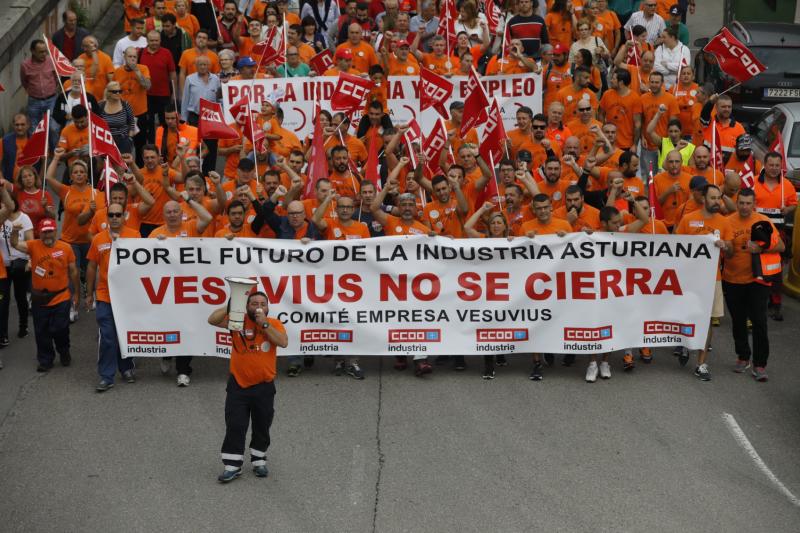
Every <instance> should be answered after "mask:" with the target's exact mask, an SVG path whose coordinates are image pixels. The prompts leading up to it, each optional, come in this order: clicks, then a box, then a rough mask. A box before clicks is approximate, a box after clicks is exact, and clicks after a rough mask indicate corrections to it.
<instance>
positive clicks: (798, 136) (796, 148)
mask: <svg viewBox="0 0 800 533" xmlns="http://www.w3.org/2000/svg"><path fill="white" fill-rule="evenodd" d="M786 157H800V122H795V123H794V124H792V138H791V139H790V140H789V145H788V146H787V147H786Z"/></svg>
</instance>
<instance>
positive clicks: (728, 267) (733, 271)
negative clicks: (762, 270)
mask: <svg viewBox="0 0 800 533" xmlns="http://www.w3.org/2000/svg"><path fill="white" fill-rule="evenodd" d="M726 218H727V219H728V227H729V228H730V235H731V239H730V240H731V244H732V245H733V255H732V256H731V257H726V258H725V263H724V265H723V267H722V279H723V280H724V281H727V282H728V283H736V284H746V283H752V282H753V262H752V261H753V259H752V254H751V253H750V251H749V250H748V249H747V241H749V240H750V230H751V228H752V227H753V224H755V223H756V222H761V221H766V222H769V223H770V224H772V222H770V220H769V219H768V218H767V217H765V216H764V215H762V214H761V213H755V212H753V213H751V214H750V216H749V217H747V218H742V217H741V216H739V213H732V214H730V215H728V216H727V217H726ZM772 231H773V233H774V232H777V231H778V230H777V229H776V228H775V225H774V224H773V225H772Z"/></svg>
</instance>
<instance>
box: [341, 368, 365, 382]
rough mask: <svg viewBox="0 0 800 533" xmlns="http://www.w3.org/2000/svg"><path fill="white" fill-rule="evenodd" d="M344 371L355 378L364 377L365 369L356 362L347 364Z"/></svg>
mask: <svg viewBox="0 0 800 533" xmlns="http://www.w3.org/2000/svg"><path fill="white" fill-rule="evenodd" d="M344 371H345V373H347V375H348V376H350V377H352V378H353V379H364V371H363V370H361V367H360V366H358V365H356V364H352V365H347V367H346V368H345V370H344Z"/></svg>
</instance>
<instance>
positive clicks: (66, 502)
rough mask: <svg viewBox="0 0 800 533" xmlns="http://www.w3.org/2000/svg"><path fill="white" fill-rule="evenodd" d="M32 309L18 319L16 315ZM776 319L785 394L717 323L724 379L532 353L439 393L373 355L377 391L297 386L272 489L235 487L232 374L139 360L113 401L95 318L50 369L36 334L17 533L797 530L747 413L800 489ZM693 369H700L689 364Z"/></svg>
mask: <svg viewBox="0 0 800 533" xmlns="http://www.w3.org/2000/svg"><path fill="white" fill-rule="evenodd" d="M12 316H13V315H12ZM786 316H787V320H786V321H785V322H783V323H774V322H772V323H771V324H770V326H771V328H772V330H771V337H772V342H773V356H772V357H771V359H770V365H769V371H770V377H771V379H770V381H769V382H768V383H766V384H761V383H756V382H754V381H753V380H752V379H751V378H750V377H749V376H747V375H738V374H734V373H732V372H731V371H730V367H731V364H732V362H733V355H732V342H731V339H730V332H729V329H728V325H727V323H725V322H723V326H722V327H721V328H718V329H715V334H716V336H717V339H716V341H715V343H714V345H715V351H714V353H713V354H712V356H711V369H712V372H713V376H714V379H713V380H712V381H711V382H708V383H703V382H700V381H698V380H697V379H696V378H694V377H693V376H692V375H691V371H690V367H687V368H685V369H680V368H679V367H678V365H677V363H676V361H675V359H674V358H673V357H672V355H671V354H670V353H669V351H657V352H656V359H655V362H654V363H653V364H652V365H650V366H647V367H646V366H644V365H639V366H638V367H637V368H636V370H635V371H634V372H633V373H632V374H623V372H622V371H621V361H620V360H615V361H614V362H613V365H612V366H613V377H612V379H611V380H609V381H598V382H597V383H594V384H587V383H585V382H584V381H583V372H584V364H583V361H581V360H580V359H579V361H578V364H577V365H576V366H574V367H572V368H563V367H561V366H557V367H555V368H553V369H549V370H548V371H547V372H546V374H545V379H544V381H542V382H538V383H537V382H531V381H529V380H528V379H527V373H528V370H529V362H528V360H527V358H523V357H513V358H511V365H510V366H509V367H507V368H501V369H499V371H498V377H497V379H495V380H494V381H489V382H487V381H483V380H481V379H480V371H481V366H482V365H481V362H480V360H479V359H478V358H468V362H469V364H470V366H469V368H468V369H467V370H466V371H465V372H460V373H458V372H454V371H452V370H451V369H450V368H449V367H437V368H436V370H435V371H434V373H433V374H432V375H430V376H428V377H426V378H424V379H418V378H415V377H414V376H413V375H412V374H411V373H410V372H408V371H406V372H404V373H400V372H396V371H394V370H393V369H392V368H391V362H390V360H385V361H383V362H381V361H379V360H378V359H370V360H369V361H367V363H366V364H365V368H366V372H367V379H366V380H364V381H361V382H358V381H354V380H352V379H351V378H348V377H335V376H332V375H331V374H330V373H329V371H330V368H331V361H330V360H318V362H317V366H316V367H315V368H314V369H313V370H311V371H310V372H306V373H304V374H302V375H301V376H300V377H299V378H296V379H289V378H286V377H284V375H283V368H284V366H285V365H283V364H281V369H282V374H281V377H280V378H279V380H278V396H277V402H276V410H277V416H276V419H275V424H274V426H273V445H272V447H271V448H270V450H269V453H268V456H269V458H268V466H269V468H270V476H269V477H268V478H267V479H265V480H263V479H256V478H255V477H254V476H253V475H252V474H251V473H250V471H249V469H247V470H246V473H245V474H244V475H243V477H242V478H241V479H240V480H237V481H236V482H234V483H232V484H230V485H227V486H221V485H219V484H217V483H216V481H215V477H216V475H217V474H218V473H219V471H220V470H221V463H220V460H219V455H218V454H219V447H220V445H221V440H222V436H223V432H224V424H223V401H224V387H225V377H226V361H224V360H219V359H202V360H199V359H196V360H195V361H196V363H195V365H194V367H195V374H194V376H193V380H192V384H191V386H190V387H189V388H186V389H179V388H177V387H176V386H175V381H174V379H175V378H174V375H171V376H169V377H164V376H162V375H161V373H160V371H159V365H158V360H152V359H150V360H142V359H140V360H139V361H140V365H139V368H138V376H139V381H138V382H137V383H136V384H132V385H129V384H125V383H117V386H116V387H115V388H114V389H113V390H111V391H109V392H108V393H105V394H97V393H96V392H94V385H95V383H96V380H97V378H96V375H95V373H94V363H95V359H96V356H95V353H96V348H95V343H94V335H95V328H94V323H93V318H94V317H93V316H92V314H90V313H83V314H82V316H81V317H80V320H79V321H78V323H77V324H76V325H75V326H74V329H73V332H72V339H73V346H74V348H73V357H74V363H73V366H72V367H70V368H62V367H60V366H58V365H56V368H55V369H54V370H53V371H51V372H50V373H48V374H46V375H37V374H36V373H35V371H34V368H35V361H34V355H33V354H34V351H33V347H34V342H33V339H32V338H30V337H29V338H27V339H24V340H22V341H19V340H17V339H13V340H12V344H11V346H9V347H8V348H6V349H5V350H3V353H2V355H3V358H4V360H5V363H6V368H5V369H3V370H2V371H0V420H2V422H1V423H0V472H3V475H2V476H0V516H2V521H3V527H2V529H3V530H4V531H9V532H11V531H41V532H44V531H59V532H61V531H90V530H100V529H102V530H106V531H158V530H169V531H220V530H223V529H224V530H227V531H253V530H266V529H269V530H271V531H298V532H310V531H359V532H360V531H453V530H460V531H531V530H542V531H545V530H546V531H682V532H683V531H726V532H733V531H797V529H798V524H800V508H799V507H797V506H795V505H793V504H792V503H790V501H789V499H788V498H787V497H785V496H784V495H783V494H781V493H780V492H779V491H778V490H777V489H776V488H775V487H774V485H773V484H772V483H771V482H770V481H769V480H768V478H767V477H766V476H765V475H764V474H763V473H762V472H761V471H760V470H759V469H758V468H757V467H756V466H755V464H754V463H753V461H752V460H751V459H750V457H749V456H748V455H747V454H746V453H745V452H744V450H743V449H742V448H741V447H740V446H739V445H738V444H737V442H736V441H735V440H734V438H733V436H732V435H731V432H730V431H729V429H728V427H727V426H726V425H725V422H724V420H723V418H722V417H723V414H724V413H730V414H732V415H733V416H734V417H735V418H736V420H737V421H738V423H739V424H740V425H741V427H742V429H743V430H744V432H745V433H746V435H747V436H748V437H749V439H750V441H751V442H752V444H753V446H754V447H755V449H756V450H757V451H758V453H759V454H760V455H761V457H762V458H763V460H764V461H765V463H766V464H767V465H768V466H769V467H770V468H771V469H772V471H773V472H774V474H775V475H776V476H777V477H778V478H780V480H781V481H782V482H783V483H784V484H785V485H786V487H787V488H788V489H789V490H790V491H792V492H793V493H794V494H795V495H798V494H800V450H799V449H798V446H797V442H798V438H799V437H800V392H799V391H800V389H799V388H798V386H797V383H798V376H800V360H798V352H797V349H796V344H795V342H796V332H797V326H798V323H799V322H800V320H799V319H798V317H800V305H799V304H798V302H795V301H790V302H788V303H787V312H786ZM690 366H691V363H690Z"/></svg>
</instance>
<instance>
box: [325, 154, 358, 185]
mask: <svg viewBox="0 0 800 533" xmlns="http://www.w3.org/2000/svg"><path fill="white" fill-rule="evenodd" d="M331 166H332V167H333V171H332V172H331V174H330V176H328V179H329V180H330V181H331V185H332V186H333V189H334V190H335V191H336V192H337V193H338V194H339V195H340V196H352V197H353V198H355V197H356V196H357V195H358V182H359V179H358V177H357V176H353V173H352V171H351V170H350V155H349V153H348V151H347V148H345V147H344V146H341V145H338V146H334V147H333V149H332V150H331Z"/></svg>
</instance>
